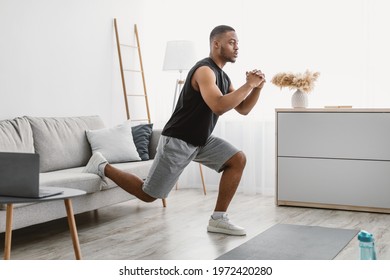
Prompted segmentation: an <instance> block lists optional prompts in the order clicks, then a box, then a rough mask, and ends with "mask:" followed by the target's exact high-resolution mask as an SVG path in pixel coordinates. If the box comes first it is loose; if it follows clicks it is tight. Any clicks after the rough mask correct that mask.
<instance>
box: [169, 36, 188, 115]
mask: <svg viewBox="0 0 390 280" xmlns="http://www.w3.org/2000/svg"><path fill="white" fill-rule="evenodd" d="M195 62H196V56H195V44H194V43H193V42H192V41H168V42H167V48H166V50H165V58H164V65H163V70H164V71H179V73H180V78H179V79H178V80H176V85H175V94H174V96H173V105H172V112H173V110H175V106H176V99H177V97H178V95H179V94H180V92H181V89H182V86H183V84H184V80H183V79H182V73H183V71H185V70H189V69H190V68H191V67H192V66H194V63H195Z"/></svg>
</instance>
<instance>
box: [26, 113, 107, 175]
mask: <svg viewBox="0 0 390 280" xmlns="http://www.w3.org/2000/svg"><path fill="white" fill-rule="evenodd" d="M27 119H28V120H29V122H30V124H31V128H32V131H33V138H34V147H35V152H36V153H38V154H39V155H40V159H41V161H40V172H48V171H53V170H60V169H67V168H72V167H79V166H84V165H86V164H87V162H88V160H89V159H90V157H91V155H92V152H91V148H90V146H89V143H88V140H87V137H86V136H85V131H86V130H88V129H99V128H103V127H104V123H103V121H102V119H101V118H100V117H99V116H81V117H59V118H56V117H27Z"/></svg>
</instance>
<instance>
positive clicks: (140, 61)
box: [114, 18, 166, 207]
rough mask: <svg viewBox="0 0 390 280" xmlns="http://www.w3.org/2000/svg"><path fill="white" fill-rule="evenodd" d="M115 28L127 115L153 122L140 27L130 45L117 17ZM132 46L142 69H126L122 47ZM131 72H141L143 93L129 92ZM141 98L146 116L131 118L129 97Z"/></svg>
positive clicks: (137, 120) (135, 25)
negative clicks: (123, 38) (127, 75)
mask: <svg viewBox="0 0 390 280" xmlns="http://www.w3.org/2000/svg"><path fill="white" fill-rule="evenodd" d="M114 28H115V37H116V44H117V50H118V58H119V67H120V73H121V78H122V88H123V97H124V102H125V107H126V116H127V119H128V120H129V121H132V122H148V123H151V118H150V110H149V101H148V94H147V90H146V81H145V72H144V67H143V63H142V55H141V46H140V40H139V35H138V29H137V24H134V34H135V39H136V44H135V45H129V44H122V43H121V42H120V40H119V29H118V23H117V19H116V18H114ZM123 47H124V48H131V49H136V50H137V54H138V58H139V65H140V69H125V68H124V67H123V60H122V51H121V49H122V48H123ZM127 72H130V73H140V74H141V76H142V85H143V93H132V94H129V93H127V87H126V79H125V73H127ZM131 97H133V98H140V97H143V99H144V103H145V106H146V116H145V118H139V119H133V118H131V115H130V109H129V98H131ZM162 203H163V206H164V207H166V200H165V198H163V199H162Z"/></svg>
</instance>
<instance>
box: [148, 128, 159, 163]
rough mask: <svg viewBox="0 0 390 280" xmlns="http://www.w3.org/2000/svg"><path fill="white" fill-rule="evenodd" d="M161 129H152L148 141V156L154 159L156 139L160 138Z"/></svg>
mask: <svg viewBox="0 0 390 280" xmlns="http://www.w3.org/2000/svg"><path fill="white" fill-rule="evenodd" d="M161 132H162V129H153V131H152V135H151V137H150V142H149V158H150V159H154V156H155V155H156V150H157V145H158V141H159V140H160V136H161Z"/></svg>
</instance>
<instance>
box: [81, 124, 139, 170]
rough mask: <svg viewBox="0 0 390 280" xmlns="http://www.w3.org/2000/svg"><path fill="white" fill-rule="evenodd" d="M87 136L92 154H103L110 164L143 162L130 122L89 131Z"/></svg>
mask: <svg viewBox="0 0 390 280" xmlns="http://www.w3.org/2000/svg"><path fill="white" fill-rule="evenodd" d="M86 134H87V138H88V141H89V143H90V144H91V149H92V153H95V152H100V153H102V155H103V156H104V157H105V158H106V159H107V161H108V162H109V163H118V162H128V161H138V160H141V158H140V157H139V155H138V152H137V148H136V146H135V144H134V140H133V135H132V133H131V124H130V123H129V122H125V123H123V124H120V125H117V126H114V127H110V128H102V129H96V130H87V131H86Z"/></svg>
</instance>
